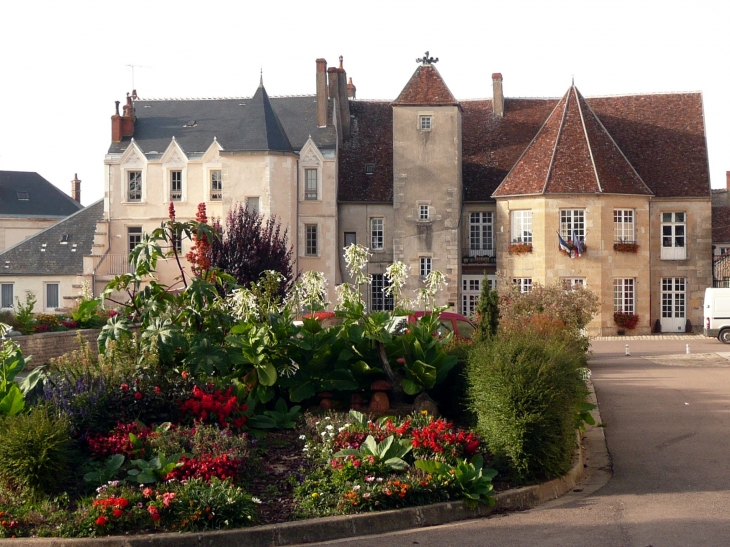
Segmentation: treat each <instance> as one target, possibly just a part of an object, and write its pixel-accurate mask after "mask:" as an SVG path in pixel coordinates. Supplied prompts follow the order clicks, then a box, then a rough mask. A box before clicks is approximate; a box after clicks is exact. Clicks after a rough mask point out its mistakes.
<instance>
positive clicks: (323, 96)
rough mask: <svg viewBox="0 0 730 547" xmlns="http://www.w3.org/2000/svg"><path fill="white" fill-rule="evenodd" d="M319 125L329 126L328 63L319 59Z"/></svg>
mask: <svg viewBox="0 0 730 547" xmlns="http://www.w3.org/2000/svg"><path fill="white" fill-rule="evenodd" d="M317 125H318V126H319V127H324V126H326V125H327V61H326V60H325V59H317Z"/></svg>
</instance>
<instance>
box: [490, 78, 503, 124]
mask: <svg viewBox="0 0 730 547" xmlns="http://www.w3.org/2000/svg"><path fill="white" fill-rule="evenodd" d="M492 109H493V110H494V115H495V116H497V117H498V118H503V117H504V93H502V75H501V74H500V73H499V72H495V73H494V74H492Z"/></svg>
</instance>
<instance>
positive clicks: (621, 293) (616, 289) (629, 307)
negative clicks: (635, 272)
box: [613, 278, 634, 313]
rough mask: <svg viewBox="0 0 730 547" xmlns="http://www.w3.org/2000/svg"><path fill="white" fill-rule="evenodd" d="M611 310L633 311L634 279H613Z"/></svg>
mask: <svg viewBox="0 0 730 547" xmlns="http://www.w3.org/2000/svg"><path fill="white" fill-rule="evenodd" d="M613 311H614V312H617V311H622V312H625V313H634V280H633V279H630V278H629V279H614V280H613Z"/></svg>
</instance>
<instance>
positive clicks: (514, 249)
mask: <svg viewBox="0 0 730 547" xmlns="http://www.w3.org/2000/svg"><path fill="white" fill-rule="evenodd" d="M507 250H508V251H509V252H510V253H513V254H518V255H519V254H522V253H531V252H532V243H521V242H520V243H511V244H510V246H509V247H507Z"/></svg>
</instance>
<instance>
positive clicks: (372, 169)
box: [365, 163, 375, 175]
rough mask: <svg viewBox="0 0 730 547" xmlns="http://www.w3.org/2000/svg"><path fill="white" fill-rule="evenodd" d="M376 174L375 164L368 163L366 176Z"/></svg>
mask: <svg viewBox="0 0 730 547" xmlns="http://www.w3.org/2000/svg"><path fill="white" fill-rule="evenodd" d="M373 173H375V164H374V163H366V164H365V174H366V175H372V174H373Z"/></svg>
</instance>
